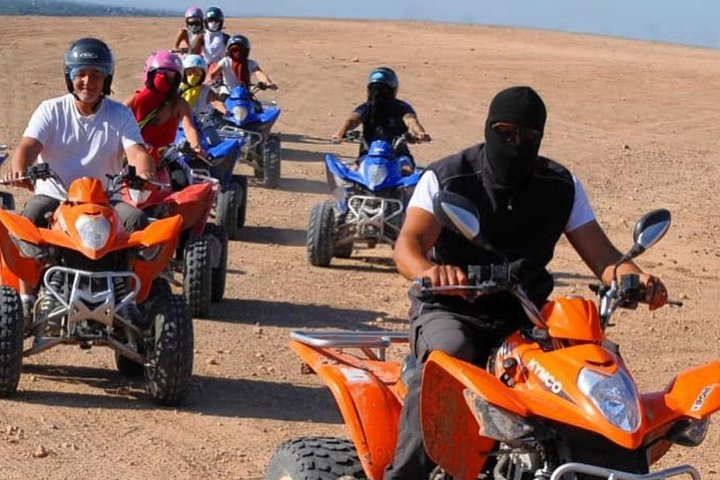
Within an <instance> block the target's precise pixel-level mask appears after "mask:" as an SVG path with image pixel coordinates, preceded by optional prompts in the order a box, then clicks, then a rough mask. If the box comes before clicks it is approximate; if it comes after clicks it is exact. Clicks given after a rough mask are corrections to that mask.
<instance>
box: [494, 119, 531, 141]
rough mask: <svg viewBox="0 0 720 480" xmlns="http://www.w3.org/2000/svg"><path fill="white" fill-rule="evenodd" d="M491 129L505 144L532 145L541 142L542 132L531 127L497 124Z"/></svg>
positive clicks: (506, 123)
mask: <svg viewBox="0 0 720 480" xmlns="http://www.w3.org/2000/svg"><path fill="white" fill-rule="evenodd" d="M490 128H491V129H492V130H493V131H494V132H495V133H497V134H498V135H499V136H500V138H502V140H503V142H505V143H532V144H536V143H539V142H540V138H542V132H541V131H540V130H536V129H534V128H530V127H523V126H522V125H518V124H516V123H510V122H495V123H493V124H492V125H491V126H490Z"/></svg>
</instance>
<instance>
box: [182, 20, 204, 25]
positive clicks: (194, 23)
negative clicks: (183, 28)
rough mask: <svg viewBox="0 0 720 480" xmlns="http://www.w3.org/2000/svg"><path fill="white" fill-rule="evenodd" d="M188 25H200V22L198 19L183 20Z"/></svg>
mask: <svg viewBox="0 0 720 480" xmlns="http://www.w3.org/2000/svg"><path fill="white" fill-rule="evenodd" d="M185 23H186V24H187V26H188V27H201V26H202V22H201V21H200V20H188V21H187V22H185Z"/></svg>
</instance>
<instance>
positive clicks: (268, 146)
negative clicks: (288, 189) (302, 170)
mask: <svg viewBox="0 0 720 480" xmlns="http://www.w3.org/2000/svg"><path fill="white" fill-rule="evenodd" d="M262 153H263V178H262V180H263V186H265V187H266V188H277V186H278V184H279V183H280V136H279V135H277V134H272V135H270V137H269V138H268V139H267V141H266V142H265V144H264V145H263V151H262Z"/></svg>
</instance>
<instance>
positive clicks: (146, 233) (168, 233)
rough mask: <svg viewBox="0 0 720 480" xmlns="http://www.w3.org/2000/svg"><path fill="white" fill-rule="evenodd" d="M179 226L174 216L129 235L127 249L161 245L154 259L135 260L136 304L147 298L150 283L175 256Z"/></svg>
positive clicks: (179, 221)
mask: <svg viewBox="0 0 720 480" xmlns="http://www.w3.org/2000/svg"><path fill="white" fill-rule="evenodd" d="M181 226H182V217H181V216H180V215H174V216H172V217H167V218H163V219H160V220H156V221H154V222H152V223H151V224H150V225H148V226H147V227H145V228H144V229H142V230H138V231H136V232H133V233H132V234H130V239H129V240H128V246H129V247H151V246H154V245H157V244H159V243H160V244H162V249H161V250H160V252H159V253H158V254H157V256H156V257H155V258H154V259H152V260H142V259H140V258H139V257H138V258H137V259H136V260H135V263H134V265H133V270H134V271H135V273H136V274H137V276H138V277H139V278H140V291H139V292H138V295H137V302H138V303H140V302H143V301H144V300H145V299H146V298H147V296H148V293H150V286H151V285H152V281H153V280H154V279H155V278H156V277H157V276H158V275H160V273H161V272H162V271H163V270H164V269H165V267H166V266H167V264H168V262H170V260H171V259H172V256H173V255H174V254H175V248H176V247H177V243H178V239H179V238H180V228H181Z"/></svg>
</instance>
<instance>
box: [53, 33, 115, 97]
mask: <svg viewBox="0 0 720 480" xmlns="http://www.w3.org/2000/svg"><path fill="white" fill-rule="evenodd" d="M83 67H92V68H94V69H96V70H99V71H101V72H102V73H103V74H104V75H105V83H104V84H103V93H104V94H105V95H110V86H111V85H112V80H113V73H115V59H114V58H113V54H112V51H110V47H108V46H107V44H106V43H105V42H103V41H102V40H98V39H97V38H89V37H87V38H81V39H79V40H75V41H74V42H73V43H72V45H70V48H69V49H68V51H67V52H65V58H64V59H63V69H64V71H65V84H66V85H67V89H68V92H70V93H73V90H74V88H73V83H72V79H73V70H76V69H79V68H83Z"/></svg>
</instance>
